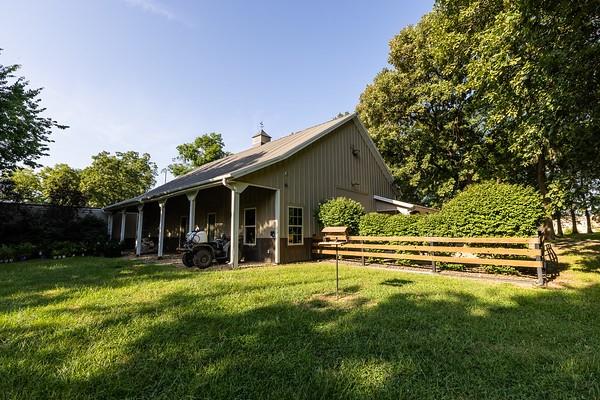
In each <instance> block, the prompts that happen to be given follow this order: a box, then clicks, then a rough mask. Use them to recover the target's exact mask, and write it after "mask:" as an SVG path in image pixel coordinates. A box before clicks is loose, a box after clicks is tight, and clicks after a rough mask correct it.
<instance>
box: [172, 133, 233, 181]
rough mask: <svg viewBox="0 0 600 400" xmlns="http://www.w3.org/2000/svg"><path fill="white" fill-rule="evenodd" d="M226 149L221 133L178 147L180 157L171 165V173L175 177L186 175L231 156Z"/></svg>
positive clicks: (199, 138) (203, 136)
mask: <svg viewBox="0 0 600 400" xmlns="http://www.w3.org/2000/svg"><path fill="white" fill-rule="evenodd" d="M224 148H225V143H224V142H223V138H222V137H221V134H220V133H216V132H211V133H206V134H204V135H201V136H198V137H197V138H196V139H194V141H193V142H191V143H183V144H180V145H179V146H177V152H178V153H179V155H178V156H177V157H175V158H174V159H173V161H174V163H173V164H171V165H169V171H171V173H172V174H173V175H175V176H179V175H183V174H186V173H188V172H189V171H191V170H193V169H194V168H197V167H199V166H201V165H204V164H207V163H209V162H211V161H215V160H218V159H220V158H223V157H226V156H228V155H229V154H231V153H228V152H226V151H225V150H224Z"/></svg>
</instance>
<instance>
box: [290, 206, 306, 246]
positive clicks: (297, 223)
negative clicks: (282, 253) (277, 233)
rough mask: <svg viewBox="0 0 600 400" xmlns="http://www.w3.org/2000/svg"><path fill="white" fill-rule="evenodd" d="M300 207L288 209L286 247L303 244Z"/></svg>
mask: <svg viewBox="0 0 600 400" xmlns="http://www.w3.org/2000/svg"><path fill="white" fill-rule="evenodd" d="M302 211H303V210H302V207H292V206H290V207H288V245H291V246H293V245H302V244H304V232H303V228H302V226H303V224H302V221H303V218H302V217H303V212H302Z"/></svg>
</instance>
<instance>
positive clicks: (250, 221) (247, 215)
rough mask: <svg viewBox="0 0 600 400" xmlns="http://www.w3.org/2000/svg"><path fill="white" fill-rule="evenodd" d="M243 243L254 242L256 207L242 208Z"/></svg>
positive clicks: (249, 243) (252, 243) (250, 243)
mask: <svg viewBox="0 0 600 400" xmlns="http://www.w3.org/2000/svg"><path fill="white" fill-rule="evenodd" d="M244 244H248V245H251V246H254V245H255V244H256V208H246V209H244Z"/></svg>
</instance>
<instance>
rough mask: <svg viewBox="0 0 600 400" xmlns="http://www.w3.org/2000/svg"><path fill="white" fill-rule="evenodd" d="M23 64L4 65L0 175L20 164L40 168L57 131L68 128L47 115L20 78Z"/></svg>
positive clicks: (37, 92)
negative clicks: (39, 165)
mask: <svg viewBox="0 0 600 400" xmlns="http://www.w3.org/2000/svg"><path fill="white" fill-rule="evenodd" d="M19 68H20V66H19V65H2V64H0V143H1V145H0V173H6V172H8V171H12V170H14V169H15V168H17V166H19V165H24V166H28V167H37V166H38V164H37V163H36V160H37V159H39V158H40V157H41V156H44V155H46V154H47V151H48V143H50V142H52V140H51V139H50V135H51V133H52V130H53V129H54V128H57V129H65V128H67V126H65V125H61V124H58V123H57V122H56V121H54V120H53V119H52V118H49V117H47V116H44V115H45V111H46V109H45V108H44V107H42V106H41V99H40V97H39V95H40V92H41V91H42V89H41V88H38V89H32V88H30V87H29V82H28V81H27V80H26V79H25V78H24V77H18V76H17V75H16V73H17V71H18V70H19Z"/></svg>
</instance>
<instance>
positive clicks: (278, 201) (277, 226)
mask: <svg viewBox="0 0 600 400" xmlns="http://www.w3.org/2000/svg"><path fill="white" fill-rule="evenodd" d="M280 230H281V191H280V190H279V189H277V190H276V191H275V264H279V263H280V262H281V249H280V247H281V244H280V243H279V242H280V241H279V238H280V236H281V232H280Z"/></svg>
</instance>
